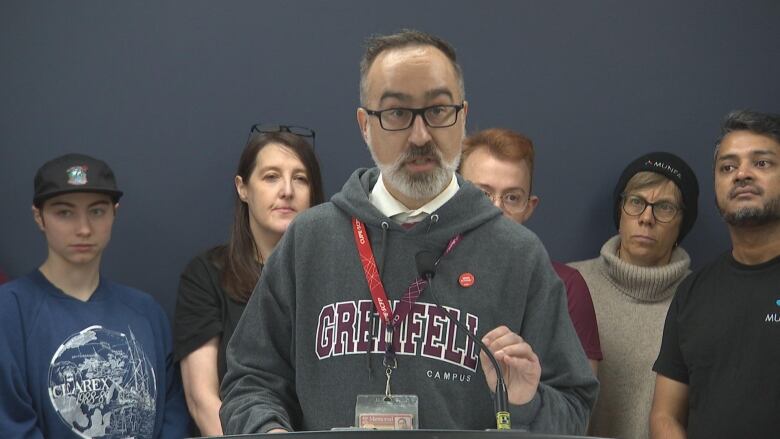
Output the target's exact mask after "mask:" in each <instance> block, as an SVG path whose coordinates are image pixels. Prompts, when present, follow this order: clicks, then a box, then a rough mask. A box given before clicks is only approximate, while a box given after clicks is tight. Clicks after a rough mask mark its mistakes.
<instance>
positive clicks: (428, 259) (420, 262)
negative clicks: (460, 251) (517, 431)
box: [414, 250, 512, 430]
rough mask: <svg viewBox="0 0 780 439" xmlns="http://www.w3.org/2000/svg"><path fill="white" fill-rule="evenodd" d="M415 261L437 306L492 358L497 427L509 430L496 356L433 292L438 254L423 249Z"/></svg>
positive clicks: (501, 374)
mask: <svg viewBox="0 0 780 439" xmlns="http://www.w3.org/2000/svg"><path fill="white" fill-rule="evenodd" d="M414 262H415V264H416V265H417V273H418V274H419V275H420V277H422V278H424V279H425V280H427V281H428V290H429V291H430V292H431V297H432V298H433V301H434V303H435V304H436V306H437V307H438V308H439V309H441V310H442V311H444V313H445V314H446V315H447V317H448V318H449V319H450V320H451V321H452V322H454V323H455V324H456V325H457V326H458V328H460V329H461V330H462V331H463V332H465V333H466V336H467V337H469V338H470V339H471V340H472V341H473V342H474V343H476V344H477V346H479V348H480V349H482V352H484V353H485V355H487V357H488V358H489V359H490V362H491V363H493V368H494V369H495V370H496V389H495V392H496V399H495V400H494V401H493V402H494V407H495V410H496V428H497V429H498V430H509V429H510V428H512V422H511V420H510V418H509V410H508V406H509V396H508V395H507V388H506V383H505V382H504V374H503V373H502V371H501V366H499V365H498V361H497V360H496V357H494V356H493V353H492V352H490V349H488V348H487V346H485V344H484V343H482V340H480V339H479V338H477V336H476V335H474V334H473V333H472V332H471V331H469V328H467V327H466V325H465V324H463V323H461V322H460V321H459V320H458V319H457V318H455V316H454V315H452V314H451V313H450V312H449V311H448V310H447V309H446V308H444V307H443V306H441V302H439V299H438V298H437V297H436V293H434V292H433V276H434V275H435V274H436V256H435V255H434V254H433V253H431V252H429V251H425V250H423V251H421V252H419V253H417V254H416V255H414Z"/></svg>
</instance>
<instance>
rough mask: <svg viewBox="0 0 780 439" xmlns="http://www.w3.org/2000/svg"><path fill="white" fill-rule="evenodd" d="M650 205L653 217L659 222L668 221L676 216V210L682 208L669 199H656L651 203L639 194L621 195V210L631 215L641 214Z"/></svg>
mask: <svg viewBox="0 0 780 439" xmlns="http://www.w3.org/2000/svg"><path fill="white" fill-rule="evenodd" d="M647 206H650V209H651V210H652V212H653V218H655V220H656V221H658V222H659V223H668V222H670V221H672V220H673V219H674V217H676V216H677V212H679V211H681V210H682V207H679V206H677V205H676V204H674V203H671V202H669V201H658V202H656V203H651V202H649V201H647V200H645V199H644V198H642V197H640V196H639V195H623V212H625V213H626V214H628V215H631V216H639V215H642V214H643V213H644V211H645V209H647Z"/></svg>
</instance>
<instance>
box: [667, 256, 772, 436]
mask: <svg viewBox="0 0 780 439" xmlns="http://www.w3.org/2000/svg"><path fill="white" fill-rule="evenodd" d="M653 370H654V371H656V372H657V373H659V374H661V375H663V376H666V377H668V378H671V379H673V380H676V381H679V382H682V383H685V384H688V386H689V387H688V391H689V399H688V410H689V413H688V427H687V431H688V437H689V438H692V439H696V438H708V439H712V438H735V437H755V438H759V437H761V438H765V437H778V435H780V257H776V258H774V259H772V260H770V261H768V262H765V263H763V264H759V265H750V266H748V265H743V264H740V263H739V262H737V261H735V260H734V258H733V257H732V255H731V253H730V252H729V253H726V254H723V255H721V256H720V257H719V258H718V259H716V260H715V261H714V262H713V263H711V264H709V265H708V266H707V267H705V268H703V269H701V270H699V271H697V272H696V273H694V274H692V275H690V276H689V277H688V278H686V279H685V280H684V281H683V282H682V283H681V284H680V286H679V288H678V289H677V294H676V295H675V297H674V299H673V301H672V304H671V306H670V307H669V313H668V315H667V317H666V326H665V327H664V335H663V341H662V343H661V352H660V353H659V355H658V359H657V360H656V362H655V365H654V366H653Z"/></svg>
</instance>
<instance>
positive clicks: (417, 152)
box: [399, 142, 442, 163]
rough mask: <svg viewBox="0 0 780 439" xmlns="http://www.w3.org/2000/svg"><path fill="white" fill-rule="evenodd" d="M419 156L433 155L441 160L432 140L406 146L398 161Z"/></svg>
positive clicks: (405, 160)
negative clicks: (418, 144)
mask: <svg viewBox="0 0 780 439" xmlns="http://www.w3.org/2000/svg"><path fill="white" fill-rule="evenodd" d="M420 157H433V158H435V159H436V161H438V162H439V163H441V162H442V156H441V153H440V152H439V149H438V148H436V145H435V144H434V143H433V142H426V143H425V144H424V145H422V146H413V147H411V148H408V149H407V150H406V151H404V154H403V155H402V156H401V158H400V160H399V161H400V162H401V163H403V162H408V161H411V160H415V159H417V158H420Z"/></svg>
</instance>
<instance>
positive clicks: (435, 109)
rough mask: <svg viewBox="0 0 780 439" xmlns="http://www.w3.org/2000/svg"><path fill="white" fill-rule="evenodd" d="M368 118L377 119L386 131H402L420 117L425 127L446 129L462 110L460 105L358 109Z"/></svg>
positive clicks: (455, 120) (453, 123) (453, 122)
mask: <svg viewBox="0 0 780 439" xmlns="http://www.w3.org/2000/svg"><path fill="white" fill-rule="evenodd" d="M360 108H362V109H363V111H365V112H366V113H368V115H369V116H376V117H378V118H379V126H381V127H382V129H384V130H386V131H403V130H405V129H407V128H409V127H410V126H412V124H413V123H414V119H415V118H416V117H417V116H418V115H419V116H422V119H423V121H424V122H425V125H427V126H428V127H430V128H447V127H451V126H453V125H455V123H456V122H457V121H458V113H460V110H462V109H463V104H460V105H454V104H453V105H432V106H430V107H425V108H400V107H399V108H388V109H386V110H369V109H368V108H366V107H360Z"/></svg>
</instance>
